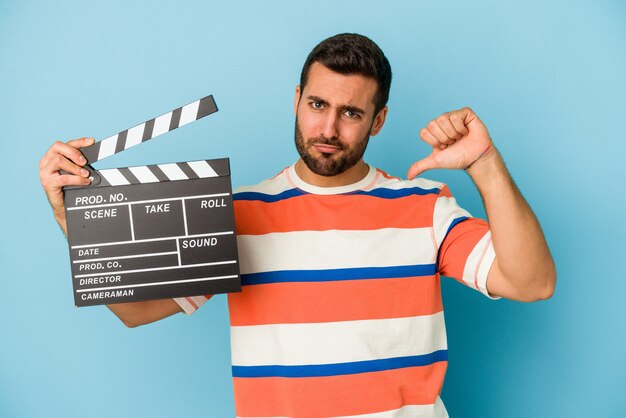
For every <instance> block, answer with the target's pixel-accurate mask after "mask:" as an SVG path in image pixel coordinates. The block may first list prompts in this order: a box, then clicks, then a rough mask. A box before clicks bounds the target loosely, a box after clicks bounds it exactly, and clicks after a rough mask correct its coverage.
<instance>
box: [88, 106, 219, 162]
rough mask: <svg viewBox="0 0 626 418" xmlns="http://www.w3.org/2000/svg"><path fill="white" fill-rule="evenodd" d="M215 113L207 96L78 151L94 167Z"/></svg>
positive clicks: (215, 110)
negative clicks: (136, 146) (95, 164)
mask: <svg viewBox="0 0 626 418" xmlns="http://www.w3.org/2000/svg"><path fill="white" fill-rule="evenodd" d="M215 112H217V105H216V104H215V100H213V96H212V95H209V96H206V97H204V98H202V99H200V100H196V101H195V102H193V103H189V104H187V105H185V106H182V107H179V108H178V109H174V110H172V111H170V112H167V113H164V114H163V115H161V116H158V117H156V118H152V119H150V120H147V121H145V122H144V123H141V124H139V125H137V126H134V127H132V128H130V129H126V130H124V131H122V132H119V133H117V134H115V135H112V136H110V137H108V138H105V139H103V140H101V141H98V142H96V143H94V144H93V145H90V146H88V147H85V148H81V152H82V153H83V155H84V156H85V158H86V159H87V164H93V163H95V162H97V161H100V160H102V159H104V158H106V157H110V156H111V155H114V154H117V153H119V152H122V151H125V150H127V149H129V148H131V147H134V146H135V145H139V144H141V143H143V142H146V141H148V140H150V139H152V138H156V137H157V136H159V135H161V134H164V133H167V132H170V131H173V130H174V129H176V128H180V127H181V126H185V125H187V124H189V123H191V122H194V121H196V120H198V119H200V118H203V117H205V116H207V115H210V114H211V113H215ZM91 174H93V173H91Z"/></svg>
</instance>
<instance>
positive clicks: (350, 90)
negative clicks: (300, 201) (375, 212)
mask: <svg viewBox="0 0 626 418" xmlns="http://www.w3.org/2000/svg"><path fill="white" fill-rule="evenodd" d="M377 88H378V85H377V83H376V81H375V80H374V79H372V78H369V77H364V76H362V75H342V74H339V73H336V72H334V71H331V70H329V69H328V68H327V67H325V66H324V65H322V64H320V63H318V62H316V63H314V64H313V65H312V66H311V67H310V70H309V76H308V80H307V84H306V86H305V88H304V90H303V91H301V90H300V87H299V86H298V87H297V88H296V100H295V113H296V133H295V141H296V148H297V149H298V152H299V153H300V157H301V158H302V160H303V161H304V163H305V164H306V167H308V169H309V170H310V171H311V172H313V173H315V174H316V175H318V176H325V177H328V176H337V175H340V174H344V173H345V174H350V173H351V172H354V174H355V175H357V176H358V174H357V172H358V171H359V170H361V172H362V171H363V167H364V166H365V164H364V162H363V160H362V158H363V153H364V152H365V148H366V147H367V142H368V140H369V137H370V135H376V134H377V133H378V132H379V131H380V129H381V128H382V125H383V123H384V120H385V115H386V112H387V108H386V107H385V108H384V109H383V110H381V111H380V112H379V113H378V114H377V115H374V110H375V107H374V101H373V100H374V96H375V94H376V91H377ZM344 177H345V175H344ZM356 180H360V179H358V178H357V179H356Z"/></svg>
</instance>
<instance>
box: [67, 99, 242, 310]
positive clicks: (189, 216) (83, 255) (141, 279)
mask: <svg viewBox="0 0 626 418" xmlns="http://www.w3.org/2000/svg"><path fill="white" fill-rule="evenodd" d="M216 111H217V106H216V105H215V102H214V100H213V97H212V96H207V97H205V98H203V99H201V100H198V101H195V102H193V103H190V104H188V105H186V106H183V107H180V108H178V109H176V110H173V111H171V112H168V113H166V114H164V115H161V116H159V117H157V118H154V119H151V120H149V121H147V122H144V123H142V124H140V125H137V126H135V127H133V128H130V129H127V130H125V131H122V132H120V133H118V134H116V135H113V136H111V137H109V138H106V139H103V140H102V141H99V142H96V143H95V144H93V145H91V146H89V147H86V148H83V149H81V152H82V153H83V155H84V156H85V158H86V159H87V161H88V163H89V164H90V163H94V162H96V161H99V160H101V159H103V158H106V157H108V156H111V155H114V154H117V153H119V152H121V151H124V150H126V149H128V148H130V147H132V146H135V145H138V144H140V143H142V142H145V141H147V140H149V139H152V138H154V137H156V136H158V135H161V134H163V133H166V132H169V131H171V130H173V129H176V128H179V127H181V126H183V125H186V124H188V123H190V122H193V121H195V120H198V119H200V118H202V117H204V116H207V115H209V114H211V113H214V112H216ZM87 168H88V170H89V171H90V174H91V178H92V182H91V184H90V185H89V186H86V187H66V188H65V189H64V191H65V209H66V212H65V213H66V218H67V232H68V236H67V238H68V243H69V249H70V261H71V270H72V280H73V287H74V301H75V304H76V306H89V305H101V304H111V303H121V302H133V301H144V300H154V299H165V298H174V297H189V296H196V295H205V294H213V293H225V292H235V291H239V290H241V281H240V277H239V259H238V255H237V244H236V236H235V222H234V213H233V201H232V186H231V182H230V165H229V160H228V159H227V158H224V159H215V160H200V161H189V162H179V163H169V164H155V165H144V166H136V167H125V168H113V169H106V170H94V169H93V168H92V167H91V166H90V165H88V166H87Z"/></svg>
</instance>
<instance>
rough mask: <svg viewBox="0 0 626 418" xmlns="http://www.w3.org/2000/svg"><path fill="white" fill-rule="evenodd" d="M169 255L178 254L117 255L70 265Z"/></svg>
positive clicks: (173, 252) (75, 261) (171, 252)
mask: <svg viewBox="0 0 626 418" xmlns="http://www.w3.org/2000/svg"><path fill="white" fill-rule="evenodd" d="M176 243H178V240H176ZM171 254H178V252H177V251H168V252H164V253H148V254H134V255H118V256H117V257H100V258H90V259H83V260H74V261H72V263H91V262H94V261H106V260H125V259H128V258H143V257H158V256H161V255H171Z"/></svg>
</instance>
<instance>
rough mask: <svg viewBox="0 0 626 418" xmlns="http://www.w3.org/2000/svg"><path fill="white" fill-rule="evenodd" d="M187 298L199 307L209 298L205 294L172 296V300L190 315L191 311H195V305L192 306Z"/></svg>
mask: <svg viewBox="0 0 626 418" xmlns="http://www.w3.org/2000/svg"><path fill="white" fill-rule="evenodd" d="M187 299H191V300H192V301H193V302H194V303H195V304H196V306H197V307H198V308H199V307H200V306H201V305H202V304H204V302H206V301H207V300H209V299H208V298H207V297H206V296H190V297H186V298H174V302H176V303H178V305H179V306H180V307H181V308H183V311H184V312H185V313H186V314H187V315H191V314H192V313H194V312H195V311H196V309H197V308H196V307H195V306H193V305H192V304H191V303H189V301H188V300H187Z"/></svg>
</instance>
